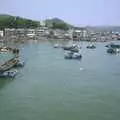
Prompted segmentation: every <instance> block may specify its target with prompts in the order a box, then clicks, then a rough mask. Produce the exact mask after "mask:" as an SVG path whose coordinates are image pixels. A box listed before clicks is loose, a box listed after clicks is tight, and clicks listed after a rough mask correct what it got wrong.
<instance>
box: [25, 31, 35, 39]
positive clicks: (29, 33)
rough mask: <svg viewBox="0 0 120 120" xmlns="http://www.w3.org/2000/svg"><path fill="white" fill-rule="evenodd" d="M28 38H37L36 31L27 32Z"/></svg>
mask: <svg viewBox="0 0 120 120" xmlns="http://www.w3.org/2000/svg"><path fill="white" fill-rule="evenodd" d="M27 37H29V38H33V37H35V29H28V30H27Z"/></svg>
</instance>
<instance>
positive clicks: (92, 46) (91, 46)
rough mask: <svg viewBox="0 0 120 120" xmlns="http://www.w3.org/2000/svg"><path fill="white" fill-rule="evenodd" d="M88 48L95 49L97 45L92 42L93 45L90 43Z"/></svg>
mask: <svg viewBox="0 0 120 120" xmlns="http://www.w3.org/2000/svg"><path fill="white" fill-rule="evenodd" d="M86 48H88V49H95V48H96V46H95V45H93V44H91V45H88V46H87V47H86Z"/></svg>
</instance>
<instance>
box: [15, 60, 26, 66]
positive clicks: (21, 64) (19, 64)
mask: <svg viewBox="0 0 120 120" xmlns="http://www.w3.org/2000/svg"><path fill="white" fill-rule="evenodd" d="M24 65H25V62H24V61H19V62H18V63H17V64H16V65H15V67H24Z"/></svg>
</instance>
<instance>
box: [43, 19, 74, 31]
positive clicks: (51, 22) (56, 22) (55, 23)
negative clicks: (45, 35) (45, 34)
mask: <svg viewBox="0 0 120 120" xmlns="http://www.w3.org/2000/svg"><path fill="white" fill-rule="evenodd" d="M45 23H46V26H47V27H50V28H53V29H57V28H58V29H64V30H67V29H68V28H72V27H73V26H72V25H70V24H68V23H66V22H64V21H63V20H61V19H59V18H52V19H46V20H45Z"/></svg>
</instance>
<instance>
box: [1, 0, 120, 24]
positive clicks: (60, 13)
mask: <svg viewBox="0 0 120 120" xmlns="http://www.w3.org/2000/svg"><path fill="white" fill-rule="evenodd" d="M119 5H120V0H0V14H11V15H16V16H21V17H26V18H30V19H34V20H44V19H47V18H53V17H58V18H61V19H63V20H65V21H66V22H68V23H70V24H73V25H76V26H109V25H110V26H114V25H120V7H119Z"/></svg>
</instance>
